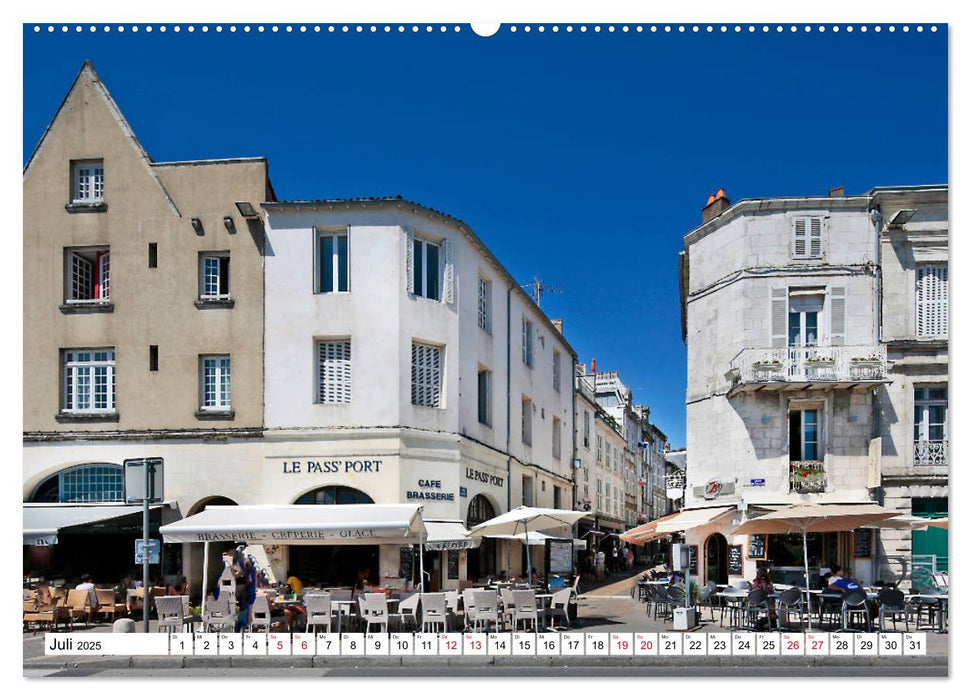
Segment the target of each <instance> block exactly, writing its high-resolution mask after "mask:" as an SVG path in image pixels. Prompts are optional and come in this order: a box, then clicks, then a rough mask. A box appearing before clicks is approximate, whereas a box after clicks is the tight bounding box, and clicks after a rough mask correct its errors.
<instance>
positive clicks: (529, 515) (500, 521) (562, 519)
mask: <svg viewBox="0 0 971 700" xmlns="http://www.w3.org/2000/svg"><path fill="white" fill-rule="evenodd" d="M586 515H587V513H585V512H584V511H582V510H559V509H557V508H535V507H533V506H519V507H518V508H513V509H512V510H511V511H509V512H508V513H503V514H502V515H497V516H496V517H494V518H492V519H491V520H486V521H485V522H484V523H479V524H478V525H474V526H472V527H470V528H469V536H470V537H473V538H475V537H489V536H497V535H498V536H502V535H508V536H515V535H520V534H521V535H523V540H524V542H525V543H526V578H527V580H528V581H529V585H530V587H532V585H533V576H532V573H533V566H532V560H531V558H530V555H529V533H530V532H531V531H533V530H549V529H551V528H557V527H564V526H567V527H572V526H573V524H574V523H576V522H577V521H578V520H580V519H581V518H584V517H586Z"/></svg>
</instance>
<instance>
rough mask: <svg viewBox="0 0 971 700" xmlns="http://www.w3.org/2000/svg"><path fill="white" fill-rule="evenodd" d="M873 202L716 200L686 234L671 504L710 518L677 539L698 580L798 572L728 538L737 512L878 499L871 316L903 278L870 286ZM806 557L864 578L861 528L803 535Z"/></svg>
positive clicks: (877, 340)
mask: <svg viewBox="0 0 971 700" xmlns="http://www.w3.org/2000/svg"><path fill="white" fill-rule="evenodd" d="M874 201H875V200H874V193H868V194H867V195H863V196H843V194H842V191H841V190H840V191H834V192H833V193H832V195H831V196H829V197H804V198H790V199H763V200H744V201H741V202H738V203H736V204H735V205H733V206H730V203H729V202H728V200H727V198H725V197H724V194H723V193H722V192H720V193H719V196H718V197H714V196H713V197H711V198H710V200H709V204H708V205H707V206H706V208H705V210H704V212H703V219H704V222H703V224H702V225H701V226H700V227H698V228H696V229H695V230H694V231H692V232H690V233H689V234H688V235H687V236H686V237H685V250H684V252H683V253H682V256H681V283H682V302H683V304H682V310H683V331H684V335H685V342H686V343H687V347H688V387H687V396H686V404H687V466H686V478H687V483H686V489H685V508H687V509H698V508H708V509H709V510H708V513H709V514H710V517H711V520H710V522H709V524H708V525H705V526H700V527H696V528H694V529H691V530H689V531H687V532H686V540H687V542H688V543H689V545H693V546H696V547H697V548H698V549H697V551H696V554H697V557H698V562H699V564H698V568H699V574H700V575H701V576H702V578H703V579H706V580H710V579H714V580H716V581H718V582H728V581H731V580H737V579H739V578H746V579H751V578H752V577H753V576H754V574H755V569H756V568H757V567H758V566H761V565H765V564H769V565H771V566H772V567H773V568H775V569H777V570H780V571H781V572H782V574H781V575H782V576H783V577H788V576H789V574H788V573H787V570H790V569H791V570H792V571H793V572H797V571H798V569H799V567H800V566H801V560H802V552H801V540H800V542H798V543H796V542H795V539H794V538H791V537H785V536H778V537H776V536H769V537H768V539H767V541H766V542H759V541H758V538H756V541H755V542H754V544H753V543H752V541H751V538H748V537H745V536H741V537H739V536H734V535H732V534H731V533H732V530H734V528H735V527H737V526H738V524H739V523H740V522H741V521H742V520H743V519H744V518H746V517H754V516H756V515H759V514H761V513H764V512H766V510H765V509H768V508H773V507H778V506H782V505H786V504H794V503H807V502H809V503H832V504H836V503H868V502H879V501H880V500H881V498H882V493H881V488H880V487H881V477H880V472H881V460H882V458H883V457H884V456H886V454H887V445H886V442H885V441H883V440H881V437H882V435H883V433H884V432H885V431H886V430H887V429H888V428H889V429H891V430H897V428H895V427H890V426H892V425H893V424H894V423H895V422H896V421H894V420H888V417H887V416H888V414H887V411H888V409H890V406H888V405H887V401H886V399H887V397H888V396H889V395H890V394H892V391H893V390H891V389H890V387H891V386H892V384H891V375H890V372H889V365H888V357H887V346H886V344H885V343H884V342H883V340H884V339H883V338H882V337H881V332H882V331H881V324H880V318H881V312H880V310H881V305H882V303H883V301H882V300H883V299H885V298H886V295H887V294H889V293H890V290H891V289H893V290H894V293H897V292H899V291H900V290H901V289H902V285H903V283H902V282H901V280H899V279H887V278H886V276H884V278H883V279H881V257H884V259H885V257H886V256H881V245H880V238H881V233H880V224H879V217H877V216H875V215H873V212H874ZM890 403H891V404H893V401H891V402H890ZM888 505H890V504H888ZM868 538H870V539H868ZM730 548H740V549H741V552H740V553H739V551H738V550H735V551H731V550H730ZM810 559H811V560H812V564H813V565H817V566H827V565H829V564H830V563H839V564H841V565H843V566H845V567H848V568H849V569H850V570H851V571H853V572H854V574H855V575H856V576H857V577H858V578H861V579H863V580H864V581H867V582H872V581H873V580H875V579H876V578H877V577H878V576H879V571H877V568H878V560H877V552H876V548H875V546H874V538H873V536H871V535H868V534H866V533H859V534H857V535H855V534H854V533H852V532H844V533H826V534H811V535H810ZM793 575H795V574H793Z"/></svg>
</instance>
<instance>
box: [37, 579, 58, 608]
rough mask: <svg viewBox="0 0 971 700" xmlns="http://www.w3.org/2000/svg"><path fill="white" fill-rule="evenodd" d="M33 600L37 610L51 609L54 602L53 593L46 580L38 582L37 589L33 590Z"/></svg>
mask: <svg viewBox="0 0 971 700" xmlns="http://www.w3.org/2000/svg"><path fill="white" fill-rule="evenodd" d="M34 600H35V602H36V603H37V609H38V610H40V611H46V610H50V609H51V606H52V605H53V604H54V594H53V593H52V592H51V587H50V586H49V585H48V583H47V581H43V580H42V581H40V582H38V584H37V590H36V591H34Z"/></svg>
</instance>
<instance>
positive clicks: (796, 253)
mask: <svg viewBox="0 0 971 700" xmlns="http://www.w3.org/2000/svg"><path fill="white" fill-rule="evenodd" d="M806 223H807V220H806V219H793V220H792V256H793V257H794V258H804V257H806V248H807V246H806V244H807V240H806V239H807V231H806Z"/></svg>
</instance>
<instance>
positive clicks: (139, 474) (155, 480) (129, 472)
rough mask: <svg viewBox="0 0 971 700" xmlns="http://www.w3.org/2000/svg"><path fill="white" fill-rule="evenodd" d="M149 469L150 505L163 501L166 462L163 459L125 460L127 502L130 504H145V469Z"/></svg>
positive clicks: (142, 458) (148, 497) (141, 458)
mask: <svg viewBox="0 0 971 700" xmlns="http://www.w3.org/2000/svg"><path fill="white" fill-rule="evenodd" d="M146 467H147V468H148V495H147V500H148V501H149V503H158V502H159V501H161V500H162V498H163V496H164V492H165V488H164V479H163V473H164V468H163V467H164V461H163V460H162V458H161V457H140V458H138V459H126V460H125V501H126V502H128V503H143V502H144V501H145V500H146V494H145V468H146Z"/></svg>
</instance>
